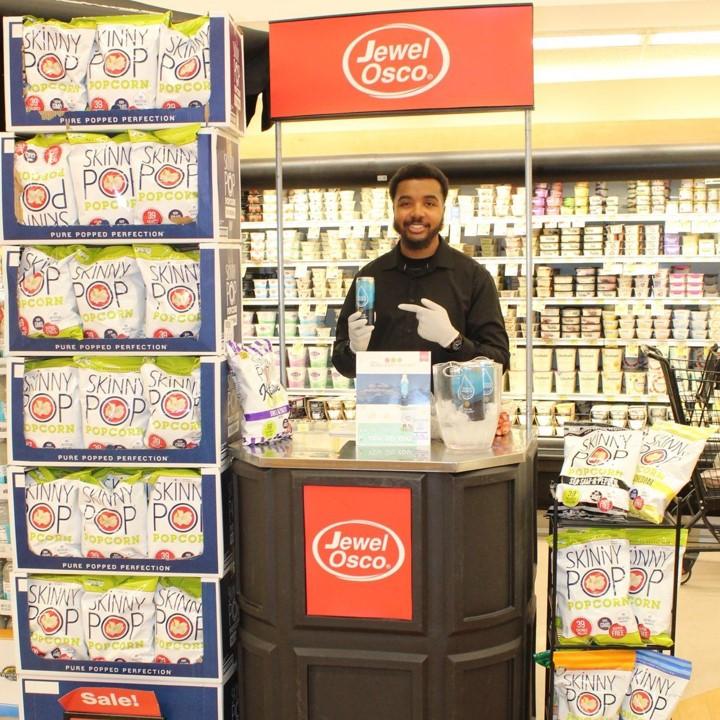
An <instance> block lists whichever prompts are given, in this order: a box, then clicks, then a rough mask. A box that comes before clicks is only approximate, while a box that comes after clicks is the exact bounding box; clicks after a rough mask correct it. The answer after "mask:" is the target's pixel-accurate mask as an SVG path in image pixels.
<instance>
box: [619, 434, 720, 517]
mask: <svg viewBox="0 0 720 720" xmlns="http://www.w3.org/2000/svg"><path fill="white" fill-rule="evenodd" d="M716 431H717V428H715V427H695V426H691V425H679V424H678V423H674V422H660V423H656V424H655V425H651V426H650V427H648V428H646V429H645V434H644V436H643V443H642V450H641V452H640V462H639V463H638V465H637V467H636V468H635V476H634V477H633V480H632V483H631V487H630V515H633V516H635V517H639V518H642V519H643V520H647V521H648V522H653V523H657V524H658V525H659V524H660V523H661V522H662V521H663V517H664V516H665V510H666V509H667V506H668V504H669V503H670V501H671V500H672V499H673V498H674V497H675V496H676V495H677V494H678V493H679V492H680V490H681V489H682V488H683V486H684V485H686V484H687V483H689V482H690V480H691V479H692V473H693V470H694V469H695V465H696V464H697V461H698V460H699V458H700V455H701V454H702V451H703V448H704V447H705V441H706V440H707V439H708V438H709V437H711V436H712V435H713V434H715V432H716Z"/></svg>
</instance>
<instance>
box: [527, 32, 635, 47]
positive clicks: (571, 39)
mask: <svg viewBox="0 0 720 720" xmlns="http://www.w3.org/2000/svg"><path fill="white" fill-rule="evenodd" d="M642 44H643V36H642V35H640V34H639V33H627V34H624V35H557V36H548V37H536V38H534V39H533V47H534V48H535V50H571V49H573V48H605V47H632V46H636V45H642Z"/></svg>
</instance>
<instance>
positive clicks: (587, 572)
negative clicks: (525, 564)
mask: <svg viewBox="0 0 720 720" xmlns="http://www.w3.org/2000/svg"><path fill="white" fill-rule="evenodd" d="M548 541H549V542H552V537H549V538H548ZM556 552H557V573H558V577H557V625H558V627H557V635H558V644H559V645H590V644H594V645H640V646H642V639H641V637H640V633H639V632H638V627H637V622H636V620H635V614H634V612H633V607H632V605H631V603H630V597H629V595H630V542H629V541H628V539H627V535H626V533H625V531H624V530H620V529H617V530H616V529H608V528H588V529H583V530H575V529H563V530H561V531H560V532H559V533H558V546H557V551H556Z"/></svg>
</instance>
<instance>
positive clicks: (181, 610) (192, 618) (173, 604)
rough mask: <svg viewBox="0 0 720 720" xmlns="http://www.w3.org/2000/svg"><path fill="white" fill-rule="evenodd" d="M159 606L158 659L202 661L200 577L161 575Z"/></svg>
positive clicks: (156, 636) (167, 661) (175, 661)
mask: <svg viewBox="0 0 720 720" xmlns="http://www.w3.org/2000/svg"><path fill="white" fill-rule="evenodd" d="M155 606H156V608H157V613H156V615H155V662H156V663H183V664H186V663H199V662H202V660H203V614H202V584H201V582H200V579H199V578H163V579H161V580H160V582H159V583H158V587H157V590H156V592H155Z"/></svg>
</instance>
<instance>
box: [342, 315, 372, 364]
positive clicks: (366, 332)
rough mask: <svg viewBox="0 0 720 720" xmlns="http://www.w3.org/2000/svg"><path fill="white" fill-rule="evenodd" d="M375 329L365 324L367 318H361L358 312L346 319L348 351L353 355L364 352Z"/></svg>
mask: <svg viewBox="0 0 720 720" xmlns="http://www.w3.org/2000/svg"><path fill="white" fill-rule="evenodd" d="M374 329H375V326H374V325H368V324H367V318H364V317H362V312H361V311H360V310H358V311H356V312H354V313H353V314H352V315H350V316H349V317H348V335H349V336H350V349H351V350H352V351H353V352H354V353H359V352H365V351H366V350H367V349H368V345H369V344H370V336H371V335H372V331H373V330H374Z"/></svg>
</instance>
